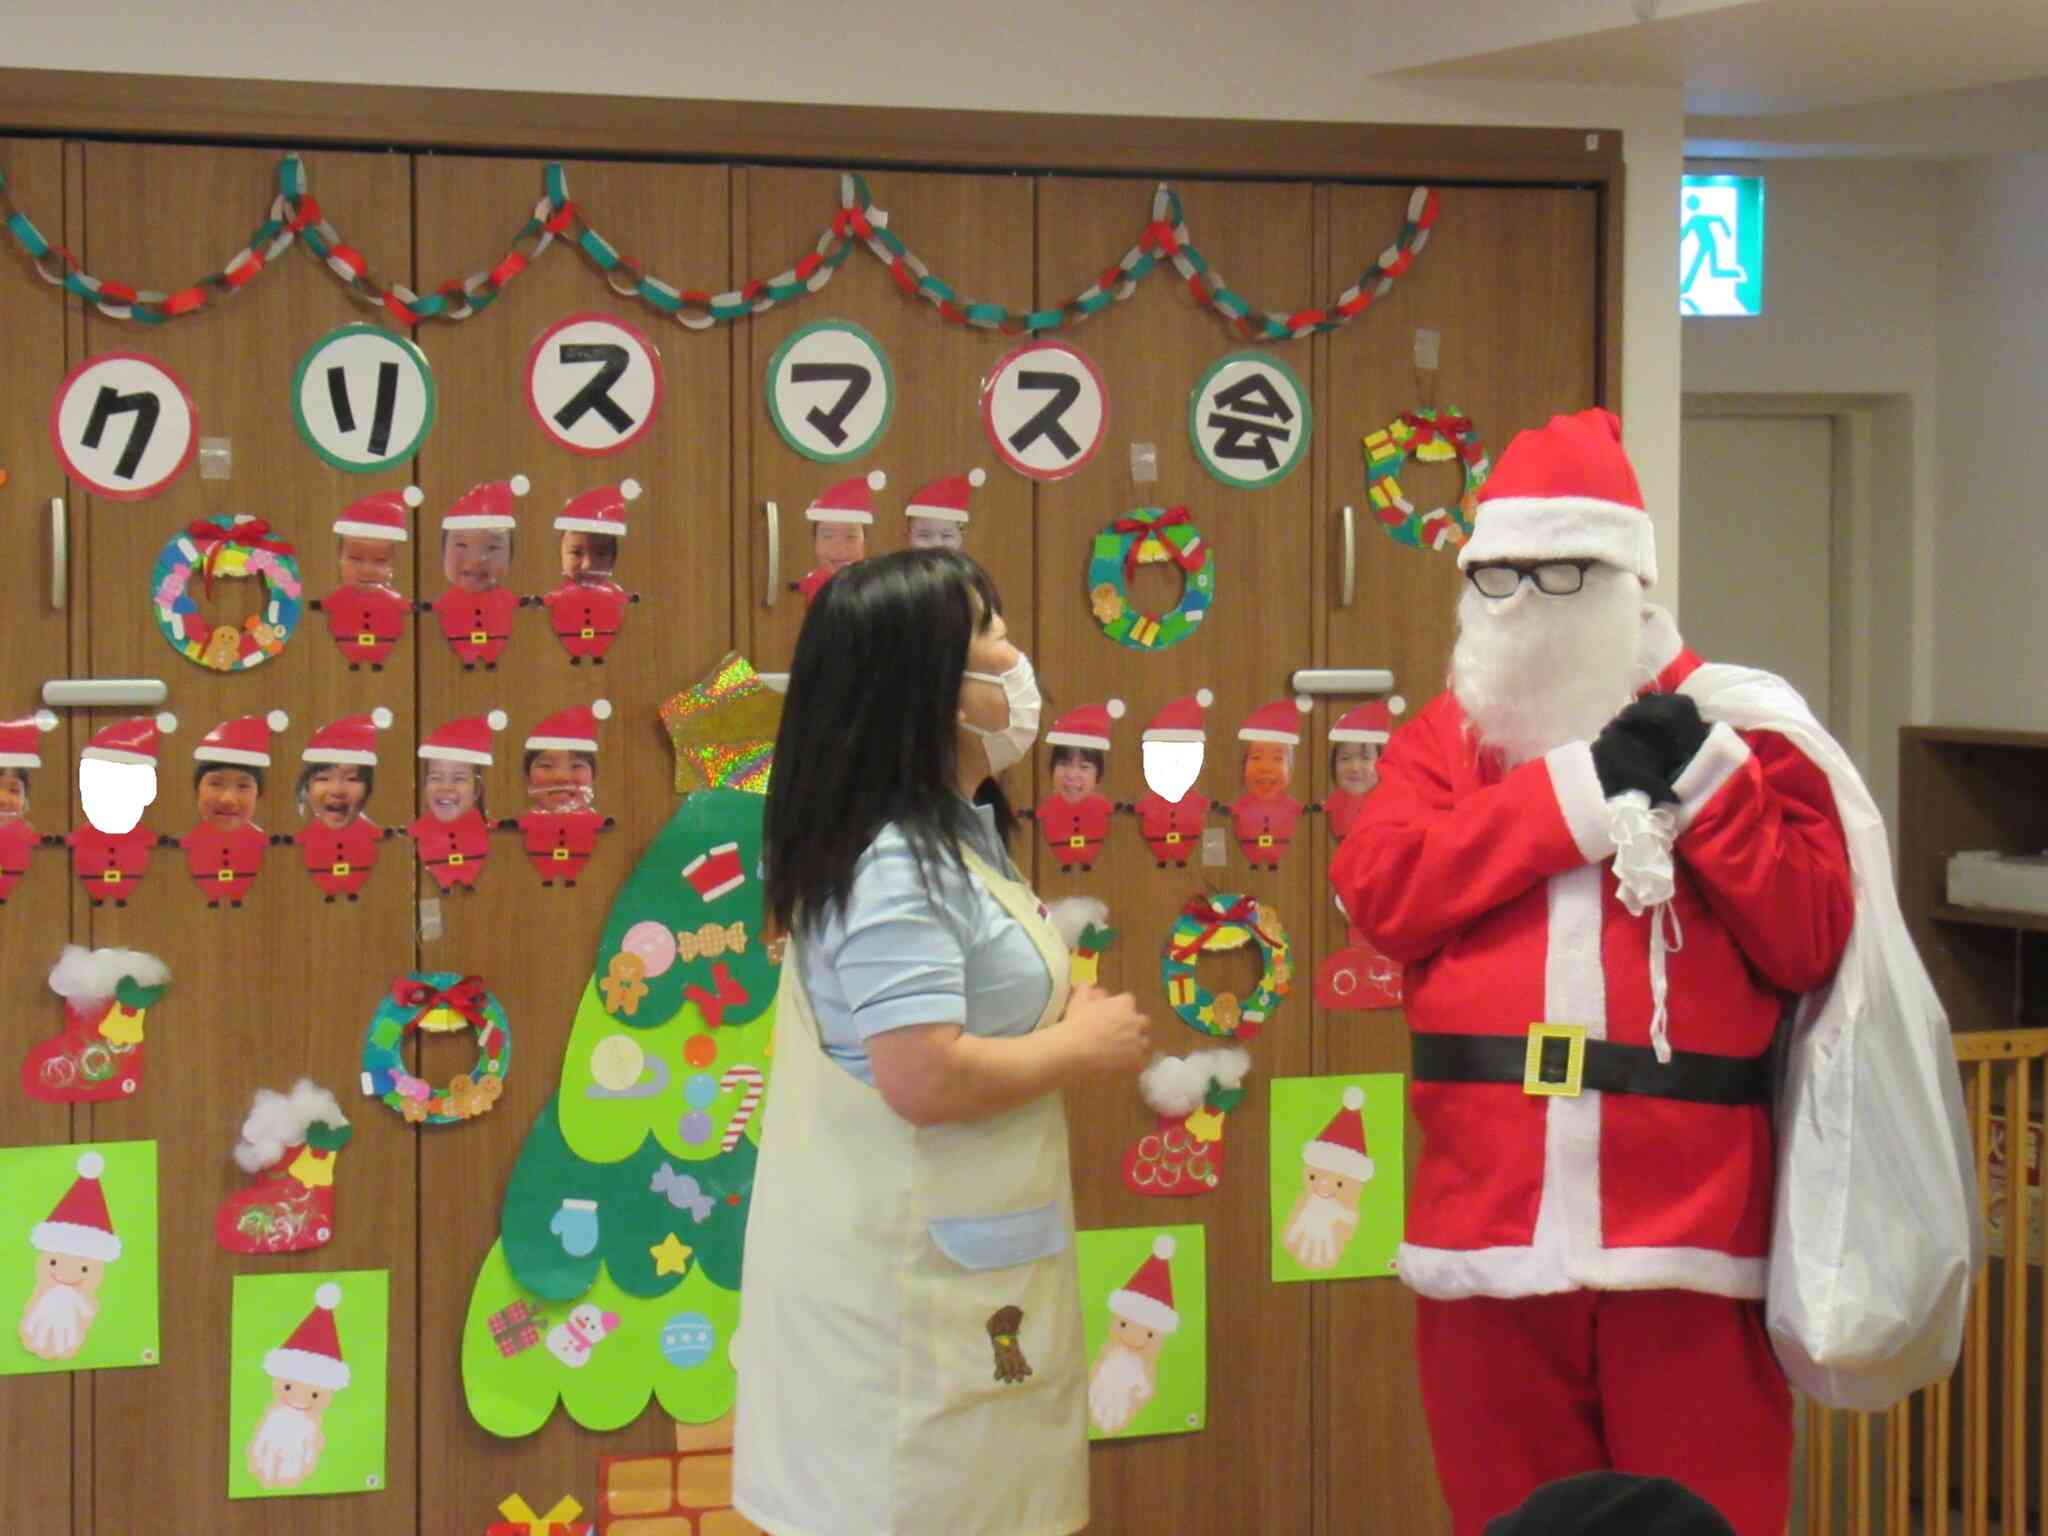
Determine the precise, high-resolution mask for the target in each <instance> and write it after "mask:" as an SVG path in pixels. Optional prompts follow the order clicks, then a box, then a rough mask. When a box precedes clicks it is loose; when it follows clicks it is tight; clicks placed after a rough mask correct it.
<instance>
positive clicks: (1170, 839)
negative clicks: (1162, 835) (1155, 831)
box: [1166, 832, 1180, 847]
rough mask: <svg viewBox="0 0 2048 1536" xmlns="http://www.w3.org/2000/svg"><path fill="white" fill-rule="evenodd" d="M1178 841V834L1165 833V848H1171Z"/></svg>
mask: <svg viewBox="0 0 2048 1536" xmlns="http://www.w3.org/2000/svg"><path fill="white" fill-rule="evenodd" d="M1179 841H1180V834H1179V833H1178V832H1169V833H1167V834H1166V843H1167V846H1168V847H1171V846H1172V845H1173V844H1175V843H1177V842H1179Z"/></svg>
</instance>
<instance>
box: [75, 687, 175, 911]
mask: <svg viewBox="0 0 2048 1536" xmlns="http://www.w3.org/2000/svg"><path fill="white" fill-rule="evenodd" d="M177 728H178V717H177V716H176V715H170V714H162V715H136V716H134V717H133V718H131V719H127V720H116V721H115V722H114V723H113V724H112V725H108V726H103V727H101V728H100V730H98V731H97V732H95V733H94V735H93V738H92V740H91V741H90V742H89V743H87V745H86V747H85V750H84V751H82V752H80V753H79V754H78V801H79V804H80V806H81V807H82V808H83V809H84V811H85V821H84V822H83V823H82V824H81V825H79V826H77V827H74V828H73V829H72V830H71V832H70V834H69V835H68V836H67V837H66V838H65V839H64V841H65V842H66V843H67V844H68V845H69V846H70V848H71V869H72V873H74V874H76V875H77V876H78V878H79V880H80V881H81V882H82V883H83V884H84V886H85V894H86V895H87V896H88V897H90V898H91V899H92V904H93V905H94V906H96V907H97V906H103V905H105V904H106V903H108V902H112V903H113V904H114V905H115V906H117V907H125V906H127V905H128V897H129V895H130V894H131V893H132V892H133V891H134V889H135V886H136V883H137V882H138V881H140V880H141V879H142V877H143V876H144V875H146V874H148V873H149V854H150V850H151V849H152V848H154V847H156V834H155V833H154V832H151V831H149V830H148V829H147V828H145V827H143V826H141V825H140V823H141V821H142V812H143V808H144V807H145V806H147V805H148V804H149V803H150V802H151V801H153V800H154V799H156V757H157V748H158V746H159V745H160V744H161V740H162V738H163V737H165V736H168V735H170V734H171V733H172V732H173V731H175V730H177Z"/></svg>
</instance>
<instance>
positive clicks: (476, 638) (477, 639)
mask: <svg viewBox="0 0 2048 1536" xmlns="http://www.w3.org/2000/svg"><path fill="white" fill-rule="evenodd" d="M490 638H491V637H490V636H489V635H487V634H485V633H484V632H483V631H482V630H480V629H472V630H471V631H470V632H469V643H470V644H471V645H487V644H489V643H490Z"/></svg>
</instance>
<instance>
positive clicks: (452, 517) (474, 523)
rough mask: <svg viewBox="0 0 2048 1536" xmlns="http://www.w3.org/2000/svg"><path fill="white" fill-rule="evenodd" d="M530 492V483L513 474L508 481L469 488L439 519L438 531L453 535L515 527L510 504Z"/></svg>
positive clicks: (516, 519)
mask: <svg viewBox="0 0 2048 1536" xmlns="http://www.w3.org/2000/svg"><path fill="white" fill-rule="evenodd" d="M532 489H533V482H532V481H531V480H529V479H527V478H526V476H524V475H514V476H513V477H512V478H511V479H510V480H486V481H485V482H484V483H483V484H482V485H472V486H471V487H470V488H469V489H468V490H466V491H464V492H463V493H462V494H461V495H460V496H458V497H456V498H455V505H454V506H452V507H450V508H449V509H448V512H447V515H446V516H445V517H443V518H442V519H441V531H442V532H443V533H453V532H456V531H457V530H459V529H463V528H517V527H518V526H519V513H518V509H517V508H515V507H514V506H513V502H514V501H515V500H517V499H518V498H519V497H521V496H524V495H525V494H526V493H527V492H528V491H530V490H532Z"/></svg>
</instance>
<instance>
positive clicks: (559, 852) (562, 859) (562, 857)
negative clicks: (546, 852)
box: [550, 848, 569, 864]
mask: <svg viewBox="0 0 2048 1536" xmlns="http://www.w3.org/2000/svg"><path fill="white" fill-rule="evenodd" d="M550 857H551V858H553V859H554V860H555V861H556V862H557V863H561V864H566V863H567V862H568V861H569V850H568V849H566V848H557V849H555V850H554V852H553V853H552V854H551V855H550Z"/></svg>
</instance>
